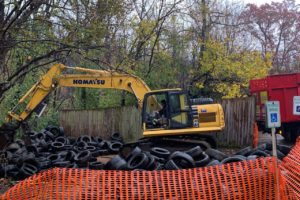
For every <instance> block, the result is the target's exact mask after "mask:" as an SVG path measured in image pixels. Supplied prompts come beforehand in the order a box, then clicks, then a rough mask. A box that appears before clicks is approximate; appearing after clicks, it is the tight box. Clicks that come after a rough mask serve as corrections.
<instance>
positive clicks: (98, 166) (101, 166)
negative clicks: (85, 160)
mask: <svg viewBox="0 0 300 200" xmlns="http://www.w3.org/2000/svg"><path fill="white" fill-rule="evenodd" d="M89 169H97V170H99V169H104V164H103V163H102V162H90V163H89Z"/></svg>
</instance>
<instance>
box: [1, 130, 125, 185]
mask: <svg viewBox="0 0 300 200" xmlns="http://www.w3.org/2000/svg"><path fill="white" fill-rule="evenodd" d="M27 135H28V137H29V138H30V140H31V145H27V146H26V145H25V143H24V141H23V140H20V139H17V140H15V141H14V142H13V143H11V144H10V145H9V146H7V148H6V149H5V151H0V177H11V178H13V179H24V178H27V177H29V176H31V175H33V174H35V173H37V172H40V171H43V170H47V169H50V168H53V167H67V168H85V169H87V168H89V169H103V167H104V164H103V163H101V162H98V161H97V157H98V156H101V155H108V154H118V152H119V151H120V149H121V148H122V146H123V139H122V137H121V135H120V133H117V132H116V133H112V134H111V140H104V139H102V138H101V137H99V136H98V137H92V136H88V135H83V136H80V137H78V138H68V137H66V136H65V135H64V132H63V128H61V127H56V126H48V127H46V128H45V129H43V130H41V131H40V132H35V131H32V132H28V133H27Z"/></svg>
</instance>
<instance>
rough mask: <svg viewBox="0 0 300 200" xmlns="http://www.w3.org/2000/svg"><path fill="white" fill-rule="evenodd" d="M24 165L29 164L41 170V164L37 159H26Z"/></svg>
mask: <svg viewBox="0 0 300 200" xmlns="http://www.w3.org/2000/svg"><path fill="white" fill-rule="evenodd" d="M23 163H28V164H31V165H33V166H35V167H36V168H37V169H40V163H39V162H38V161H37V160H36V159H35V158H27V159H24V161H23Z"/></svg>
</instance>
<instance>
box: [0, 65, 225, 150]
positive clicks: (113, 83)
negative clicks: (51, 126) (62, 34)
mask: <svg viewBox="0 0 300 200" xmlns="http://www.w3.org/2000/svg"><path fill="white" fill-rule="evenodd" d="M68 70H72V71H73V72H72V74H67V73H64V72H66V71H68ZM74 71H75V72H76V73H77V74H76V73H75V74H74ZM57 87H81V88H83V87H86V88H99V89H101V88H112V89H120V90H126V91H128V92H131V93H132V94H134V95H135V97H136V99H137V101H138V105H139V107H140V108H141V109H142V131H143V136H144V138H148V139H149V138H152V139H153V138H156V139H158V138H159V140H160V141H162V138H163V139H165V140H168V141H173V142H176V141H177V142H180V143H181V144H182V143H184V142H186V143H193V144H194V143H197V142H198V141H201V140H203V138H204V140H207V142H208V143H210V144H211V146H216V143H215V141H214V140H213V138H212V137H211V135H212V133H215V132H220V131H222V130H223V129H224V127H225V122H224V113H223V109H222V106H221V105H220V104H207V105H191V104H190V100H189V99H188V97H187V94H186V92H185V91H183V90H182V89H179V88H177V89H162V90H155V91H152V90H150V88H149V87H148V86H147V85H146V84H145V82H144V81H143V80H141V79H140V78H139V77H136V76H134V75H131V74H120V73H117V72H111V71H104V70H94V69H86V68H80V67H68V66H65V65H63V64H55V65H53V66H52V67H51V68H50V70H49V71H48V72H47V73H46V74H45V75H43V76H42V77H41V78H40V80H39V81H37V82H36V83H35V84H34V85H33V87H32V88H31V89H30V90H29V91H28V92H27V93H26V94H25V95H24V96H23V97H22V98H21V99H20V100H19V103H18V104H17V105H16V106H15V107H14V108H13V109H12V110H11V111H9V112H8V113H7V118H6V122H8V123H11V122H12V119H15V120H16V121H17V122H18V123H19V124H20V123H22V122H24V121H25V120H26V119H27V118H28V117H29V116H30V115H31V114H32V113H33V112H36V113H38V115H39V116H40V115H41V113H42V112H43V111H44V110H45V106H46V103H45V101H46V99H47V97H48V95H49V94H50V93H51V92H52V91H54V90H55V89H56V88H57ZM20 104H26V106H25V109H24V110H22V111H21V113H20V114H17V113H15V112H14V111H15V110H16V108H17V107H18V106H19V105H20ZM0 133H1V132H0ZM200 138H201V139H200Z"/></svg>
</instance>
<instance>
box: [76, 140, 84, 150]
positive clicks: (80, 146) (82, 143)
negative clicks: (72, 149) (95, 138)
mask: <svg viewBox="0 0 300 200" xmlns="http://www.w3.org/2000/svg"><path fill="white" fill-rule="evenodd" d="M86 146H87V143H86V142H83V141H80V142H78V143H76V147H78V148H81V149H84V148H85V147H86Z"/></svg>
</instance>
